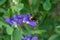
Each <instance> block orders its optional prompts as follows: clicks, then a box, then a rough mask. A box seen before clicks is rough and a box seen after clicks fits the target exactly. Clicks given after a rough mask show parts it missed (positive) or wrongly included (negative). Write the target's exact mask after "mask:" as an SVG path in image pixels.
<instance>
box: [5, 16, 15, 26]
mask: <svg viewBox="0 0 60 40" xmlns="http://www.w3.org/2000/svg"><path fill="white" fill-rule="evenodd" d="M5 21H6V22H7V23H9V24H10V25H14V24H15V21H13V20H11V19H10V18H9V17H6V18H5Z"/></svg>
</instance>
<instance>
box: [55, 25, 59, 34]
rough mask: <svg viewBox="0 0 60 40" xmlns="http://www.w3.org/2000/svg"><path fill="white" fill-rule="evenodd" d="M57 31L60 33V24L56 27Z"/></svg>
mask: <svg viewBox="0 0 60 40" xmlns="http://www.w3.org/2000/svg"><path fill="white" fill-rule="evenodd" d="M55 32H56V33H57V34H59V35H60V25H59V26H57V27H55Z"/></svg>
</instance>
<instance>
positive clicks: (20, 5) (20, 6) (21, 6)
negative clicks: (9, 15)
mask: <svg viewBox="0 0 60 40" xmlns="http://www.w3.org/2000/svg"><path fill="white" fill-rule="evenodd" d="M23 6H24V5H23V4H22V3H20V4H19V5H17V6H14V8H12V9H14V10H15V11H16V12H19V11H20V10H22V8H23Z"/></svg>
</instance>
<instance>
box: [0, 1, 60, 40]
mask: <svg viewBox="0 0 60 40" xmlns="http://www.w3.org/2000/svg"><path fill="white" fill-rule="evenodd" d="M26 13H30V14H31V17H32V18H30V20H31V21H36V22H37V25H36V27H31V26H30V25H28V24H25V23H23V24H22V25H19V24H15V25H14V26H12V25H10V24H8V23H7V22H6V21H5V18H6V17H9V18H11V17H12V16H13V15H14V14H26ZM26 34H32V35H33V36H37V37H38V40H60V1H59V0H0V40H20V39H21V38H23V37H24V35H26Z"/></svg>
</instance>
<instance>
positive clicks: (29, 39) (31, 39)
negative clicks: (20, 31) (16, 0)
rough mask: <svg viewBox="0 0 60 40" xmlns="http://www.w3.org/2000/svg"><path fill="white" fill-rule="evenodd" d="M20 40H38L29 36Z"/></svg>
mask: <svg viewBox="0 0 60 40" xmlns="http://www.w3.org/2000/svg"><path fill="white" fill-rule="evenodd" d="M21 40H38V37H37V36H34V37H33V36H32V35H31V34H28V35H26V36H25V37H24V38H21Z"/></svg>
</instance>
